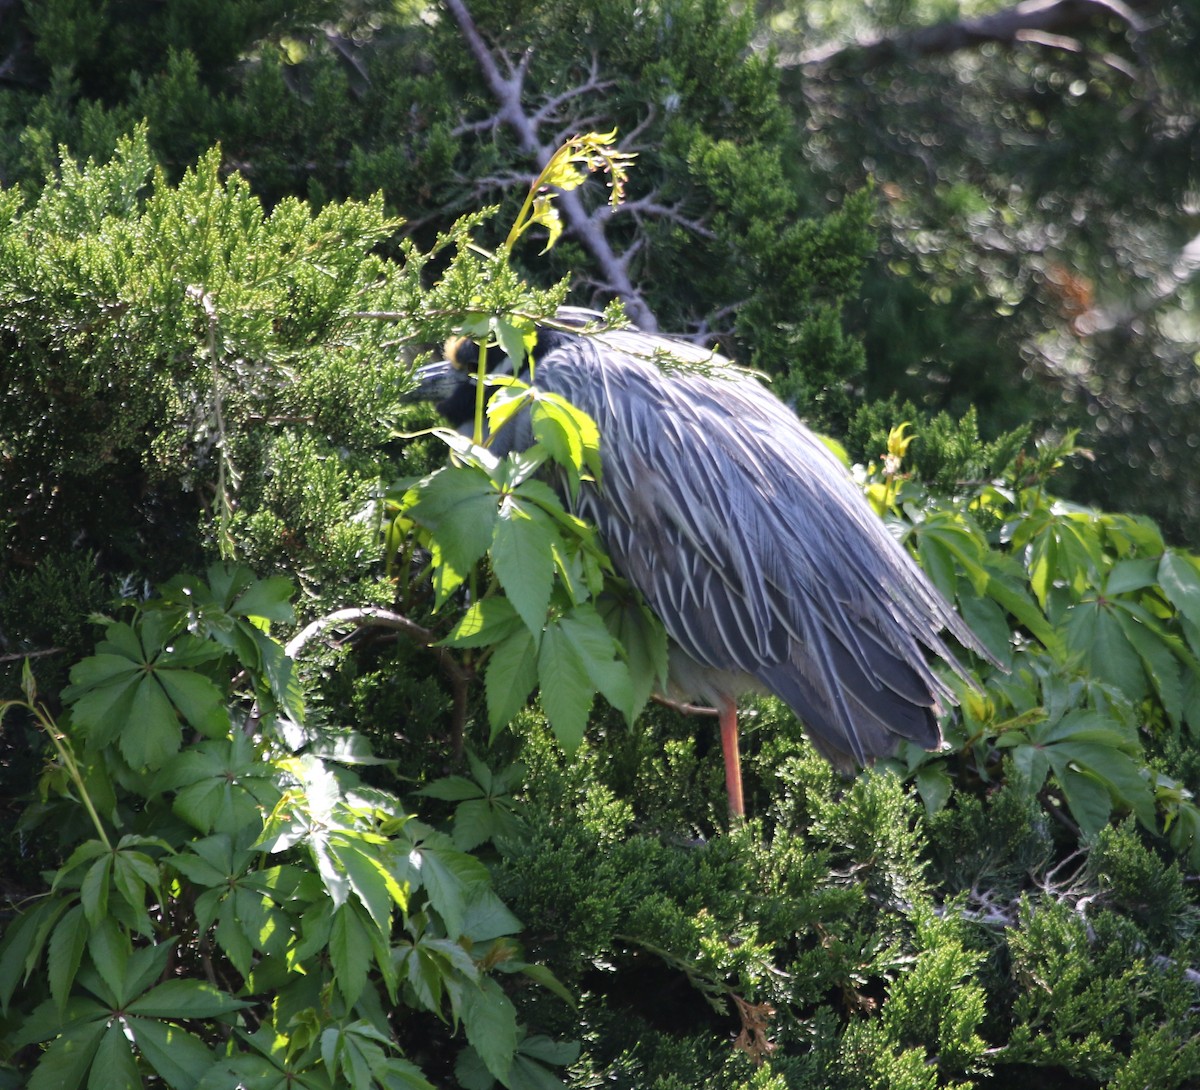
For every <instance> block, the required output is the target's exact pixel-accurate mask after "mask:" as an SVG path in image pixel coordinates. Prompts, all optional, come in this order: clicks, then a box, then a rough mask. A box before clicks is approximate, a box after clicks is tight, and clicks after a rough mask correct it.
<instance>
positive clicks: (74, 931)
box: [47, 905, 89, 1014]
mask: <svg viewBox="0 0 1200 1090" xmlns="http://www.w3.org/2000/svg"><path fill="white" fill-rule="evenodd" d="M88 935H89V931H88V927H87V922H86V920H85V918H84V913H83V906H82V905H75V906H74V907H72V908H71V909H70V910H68V911H67V913H66V914H65V915H64V916H63V918H62V919H61V920H60V921H59V923H58V926H57V927H55V929H54V932H53V934H52V935H51V936H50V946H49V950H48V953H47V976H48V978H49V982H50V995H51V996H52V997H53V999H54V1003H55V1006H56V1007H57V1008H58V1011H59V1013H60V1014H61V1013H62V1011H63V1009H64V1007H65V1006H66V1002H67V997H68V996H69V995H70V994H71V986H72V985H73V984H74V983H75V974H76V973H78V972H79V962H80V959H81V958H82V957H83V951H84V947H85V946H87V940H88Z"/></svg>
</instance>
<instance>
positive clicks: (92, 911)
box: [79, 855, 112, 927]
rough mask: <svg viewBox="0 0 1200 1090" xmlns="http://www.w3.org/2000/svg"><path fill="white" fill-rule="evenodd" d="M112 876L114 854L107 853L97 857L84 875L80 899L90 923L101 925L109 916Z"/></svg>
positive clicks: (96, 925)
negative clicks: (109, 894) (109, 893)
mask: <svg viewBox="0 0 1200 1090" xmlns="http://www.w3.org/2000/svg"><path fill="white" fill-rule="evenodd" d="M111 877H112V856H111V855H105V856H102V857H101V858H99V859H97V860H96V862H95V863H93V864H92V865H91V867H90V868H89V869H88V872H87V874H85V875H84V876H83V883H82V885H81V886H80V887H79V899H80V901H81V902H82V904H83V911H84V913H85V914H86V915H87V919H88V923H90V924H91V925H92V927H99V926H100V923H101V921H103V920H105V919H107V918H108V890H109V883H110V879H111Z"/></svg>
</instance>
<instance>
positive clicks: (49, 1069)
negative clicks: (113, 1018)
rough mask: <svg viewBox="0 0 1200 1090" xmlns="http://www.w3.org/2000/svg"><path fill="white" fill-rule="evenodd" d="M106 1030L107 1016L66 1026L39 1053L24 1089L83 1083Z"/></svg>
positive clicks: (53, 1089)
mask: <svg viewBox="0 0 1200 1090" xmlns="http://www.w3.org/2000/svg"><path fill="white" fill-rule="evenodd" d="M106 1032H107V1019H103V1020H100V1019H97V1020H95V1021H88V1022H83V1023H80V1022H76V1023H75V1024H74V1025H72V1026H70V1027H69V1028H68V1029H67V1030H65V1031H64V1032H63V1035H62V1036H61V1037H59V1038H58V1039H57V1040H56V1041H54V1042H52V1043H51V1045H50V1047H49V1048H48V1049H47V1050H46V1052H45V1053H44V1054H43V1056H42V1058H41V1060H40V1061H39V1063H38V1065H37V1067H36V1068H35V1069H34V1071H33V1074H32V1075H30V1077H29V1083H28V1085H27V1087H26V1090H76V1088H77V1087H80V1086H83V1085H84V1077H85V1076H86V1075H87V1072H88V1068H90V1067H91V1066H92V1061H93V1060H94V1059H95V1057H96V1052H97V1050H98V1049H99V1047H100V1042H101V1040H102V1039H103V1037H104V1035H105V1033H106Z"/></svg>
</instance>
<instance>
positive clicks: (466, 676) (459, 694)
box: [284, 606, 475, 759]
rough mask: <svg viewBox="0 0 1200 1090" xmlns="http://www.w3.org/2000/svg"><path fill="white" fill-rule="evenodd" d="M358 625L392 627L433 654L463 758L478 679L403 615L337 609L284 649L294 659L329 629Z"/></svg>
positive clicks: (458, 753) (457, 749)
mask: <svg viewBox="0 0 1200 1090" xmlns="http://www.w3.org/2000/svg"><path fill="white" fill-rule="evenodd" d="M347 624H351V625H356V626H358V627H359V628H391V629H394V630H396V631H398V632H403V633H405V634H406V635H408V636H411V637H412V639H413V640H414V642H416V643H417V644H419V645H420V646H421V647H424V648H426V649H427V650H429V651H431V652H432V653H433V656H434V658H435V659H437V663H438V665H439V666H440V667H441V668H442V672H443V673H444V674H445V675H446V679H447V680H448V681H449V682H450V688H451V693H452V696H453V699H454V711H453V714H452V718H451V723H450V740H451V743H452V745H453V749H454V756H455V758H456V759H457V758H458V757H460V756H461V755H462V748H463V729H464V727H465V726H466V722H467V690H468V687H469V686H470V684H471V682H472V681H473V680H474V678H475V673H474V671H473V670H471V669H469V668H468V667H465V666H463V665H462V664H461V663H460V662H458V660H457V659H455V658H454V656H453V655H451V654H450V652H449V651H447V650H446V648H444V647H437V646H436V644H437V639H438V637H437V635H436V634H435V633H434V632H432V631H430V630H429V629H428V628H425V627H424V626H423V625H419V624H417V623H416V621H411V620H409V619H408V618H407V617H405V616H404V615H403V614H401V613H393V612H392V611H391V610H388V609H380V608H378V607H377V606H364V607H360V608H354V609H338V610H335V611H334V612H333V613H329V614H326V615H325V616H324V617H318V618H317V619H316V620H315V621H313V622H312V623H310V624H307V625H305V626H304V628H302V629H301V630H300V631H299V632H298V633H297V634H296V635H295V636H293V637H292V638H291V639H290V640H289V641H288V642H287V644H286V646H285V647H284V652H285V654H286V655H287V656H288V658H290V659H295V658H296V657H297V656H298V655H299V654H300V652H301V651H302V650H303V649H304V646H305V644H307V643H309V642H310V641H312V640H313V639H314V638H315V637H316V636H318V635H320V634H321V633H322V632H324V631H325V629H327V628H333V627H335V626H341V625H347Z"/></svg>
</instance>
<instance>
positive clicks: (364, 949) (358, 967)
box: [329, 901, 372, 1007]
mask: <svg viewBox="0 0 1200 1090" xmlns="http://www.w3.org/2000/svg"><path fill="white" fill-rule="evenodd" d="M359 911H360V910H359V909H358V907H357V906H356V905H354V904H353V903H352V902H349V901H348V902H346V903H345V904H343V905H342V906H341V907H340V908H339V909H338V910H337V911H336V912H335V913H334V914H333V929H332V930H331V932H330V935H329V959H330V963H331V964H332V966H333V974H334V980H335V981H336V982H337V987H338V991H339V992H340V993H341V995H342V998H343V999H344V1000H345V1002H346V1005H347V1006H350V1007H352V1006H354V1004H355V1003H357V1002H358V998H359V996H361V995H362V992H363V989H364V988H365V987H366V985H367V970H368V968H369V967H370V964H371V949H372V939H371V935H370V933H369V931H368V928H367V924H366V921H365V920H363V918H362V917H361V916H360V915H359Z"/></svg>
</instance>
